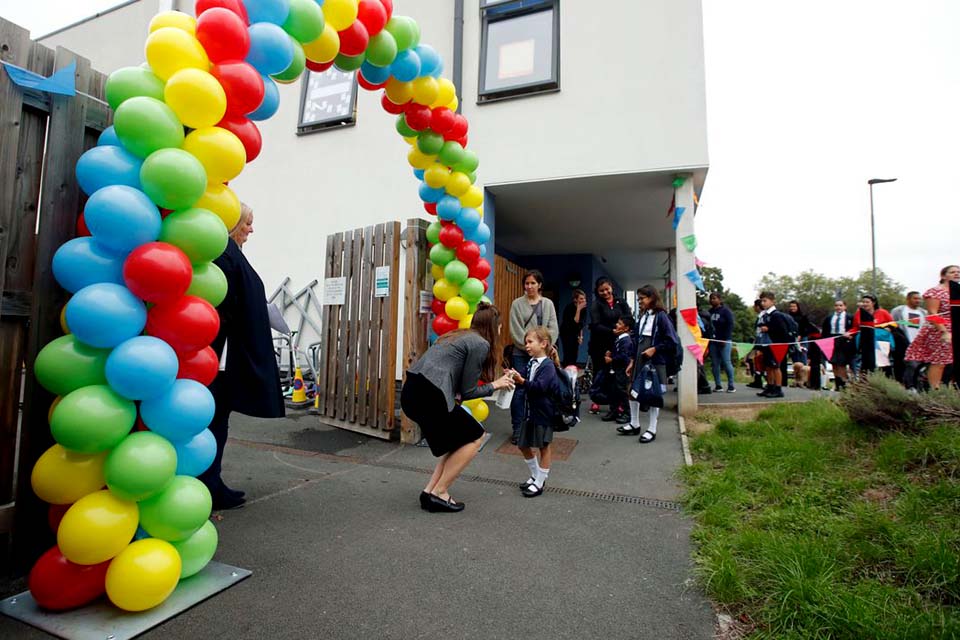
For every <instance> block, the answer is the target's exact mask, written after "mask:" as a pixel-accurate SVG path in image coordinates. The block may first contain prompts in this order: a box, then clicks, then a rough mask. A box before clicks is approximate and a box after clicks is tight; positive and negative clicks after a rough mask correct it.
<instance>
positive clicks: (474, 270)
mask: <svg viewBox="0 0 960 640" xmlns="http://www.w3.org/2000/svg"><path fill="white" fill-rule="evenodd" d="M489 275H490V263H489V262H487V259H486V258H480V259H479V260H477V261H476V262H475V263H473V265H472V266H471V267H470V277H471V278H476V279H477V280H486V279H487V276H489ZM148 322H149V321H148Z"/></svg>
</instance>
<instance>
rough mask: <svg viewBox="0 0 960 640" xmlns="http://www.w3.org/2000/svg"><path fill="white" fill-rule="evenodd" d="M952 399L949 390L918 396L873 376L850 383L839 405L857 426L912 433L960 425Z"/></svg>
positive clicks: (958, 402) (959, 408)
mask: <svg viewBox="0 0 960 640" xmlns="http://www.w3.org/2000/svg"><path fill="white" fill-rule="evenodd" d="M954 395H955V394H954V392H952V391H950V390H943V391H939V392H936V393H932V394H926V395H918V394H915V393H911V392H909V391H907V390H906V389H904V388H903V387H902V386H900V384H899V383H898V382H897V381H895V380H892V379H890V378H887V377H886V376H884V375H883V374H880V373H874V374H871V375H869V376H867V377H866V378H865V379H862V380H859V381H856V382H853V383H851V384H850V385H849V386H848V390H847V392H846V393H845V394H843V395H842V396H841V397H840V400H839V403H840V406H841V407H842V408H843V410H844V411H846V412H847V415H849V416H850V419H851V420H853V421H854V422H856V423H858V424H860V425H864V426H870V427H873V428H875V429H880V430H883V431H907V432H913V433H916V432H920V431H923V430H924V429H926V428H927V427H928V426H930V425H934V424H950V423H956V424H960V400H958V399H956V398H954V397H953V396H954Z"/></svg>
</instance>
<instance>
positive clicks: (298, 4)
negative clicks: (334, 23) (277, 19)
mask: <svg viewBox="0 0 960 640" xmlns="http://www.w3.org/2000/svg"><path fill="white" fill-rule="evenodd" d="M324 24H325V21H324V18H323V10H322V9H321V8H320V5H319V4H317V3H316V2H314V0H290V13H288V14H287V20H286V22H284V23H283V30H284V31H286V32H287V33H289V34H290V37H291V38H293V39H294V40H296V41H297V42H300V43H301V44H306V43H307V42H313V41H314V40H316V39H317V38H319V37H320V34H321V33H323V27H324Z"/></svg>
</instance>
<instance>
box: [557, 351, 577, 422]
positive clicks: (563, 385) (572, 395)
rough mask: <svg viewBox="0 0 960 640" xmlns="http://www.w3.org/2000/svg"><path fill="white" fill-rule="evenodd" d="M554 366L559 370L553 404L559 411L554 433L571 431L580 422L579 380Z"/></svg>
mask: <svg viewBox="0 0 960 640" xmlns="http://www.w3.org/2000/svg"><path fill="white" fill-rule="evenodd" d="M554 366H555V367H556V369H557V385H556V388H555V389H554V390H553V402H554V406H555V407H556V409H557V412H556V414H555V415H554V419H553V424H552V425H551V426H552V427H553V430H554V431H569V430H570V428H571V427H575V426H577V424H578V423H579V422H580V394H578V393H576V388H577V378H576V375H571V373H570V372H569V371H567V370H565V369H561V368H560V367H557V365H556V364H554Z"/></svg>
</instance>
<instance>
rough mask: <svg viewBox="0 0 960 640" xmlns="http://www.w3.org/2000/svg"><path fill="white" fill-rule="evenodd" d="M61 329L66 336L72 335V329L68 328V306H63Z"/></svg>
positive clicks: (61, 310)
mask: <svg viewBox="0 0 960 640" xmlns="http://www.w3.org/2000/svg"><path fill="white" fill-rule="evenodd" d="M60 328H61V329H63V333H64V334H68V333H70V327H69V326H67V305H63V308H61V309H60Z"/></svg>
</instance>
